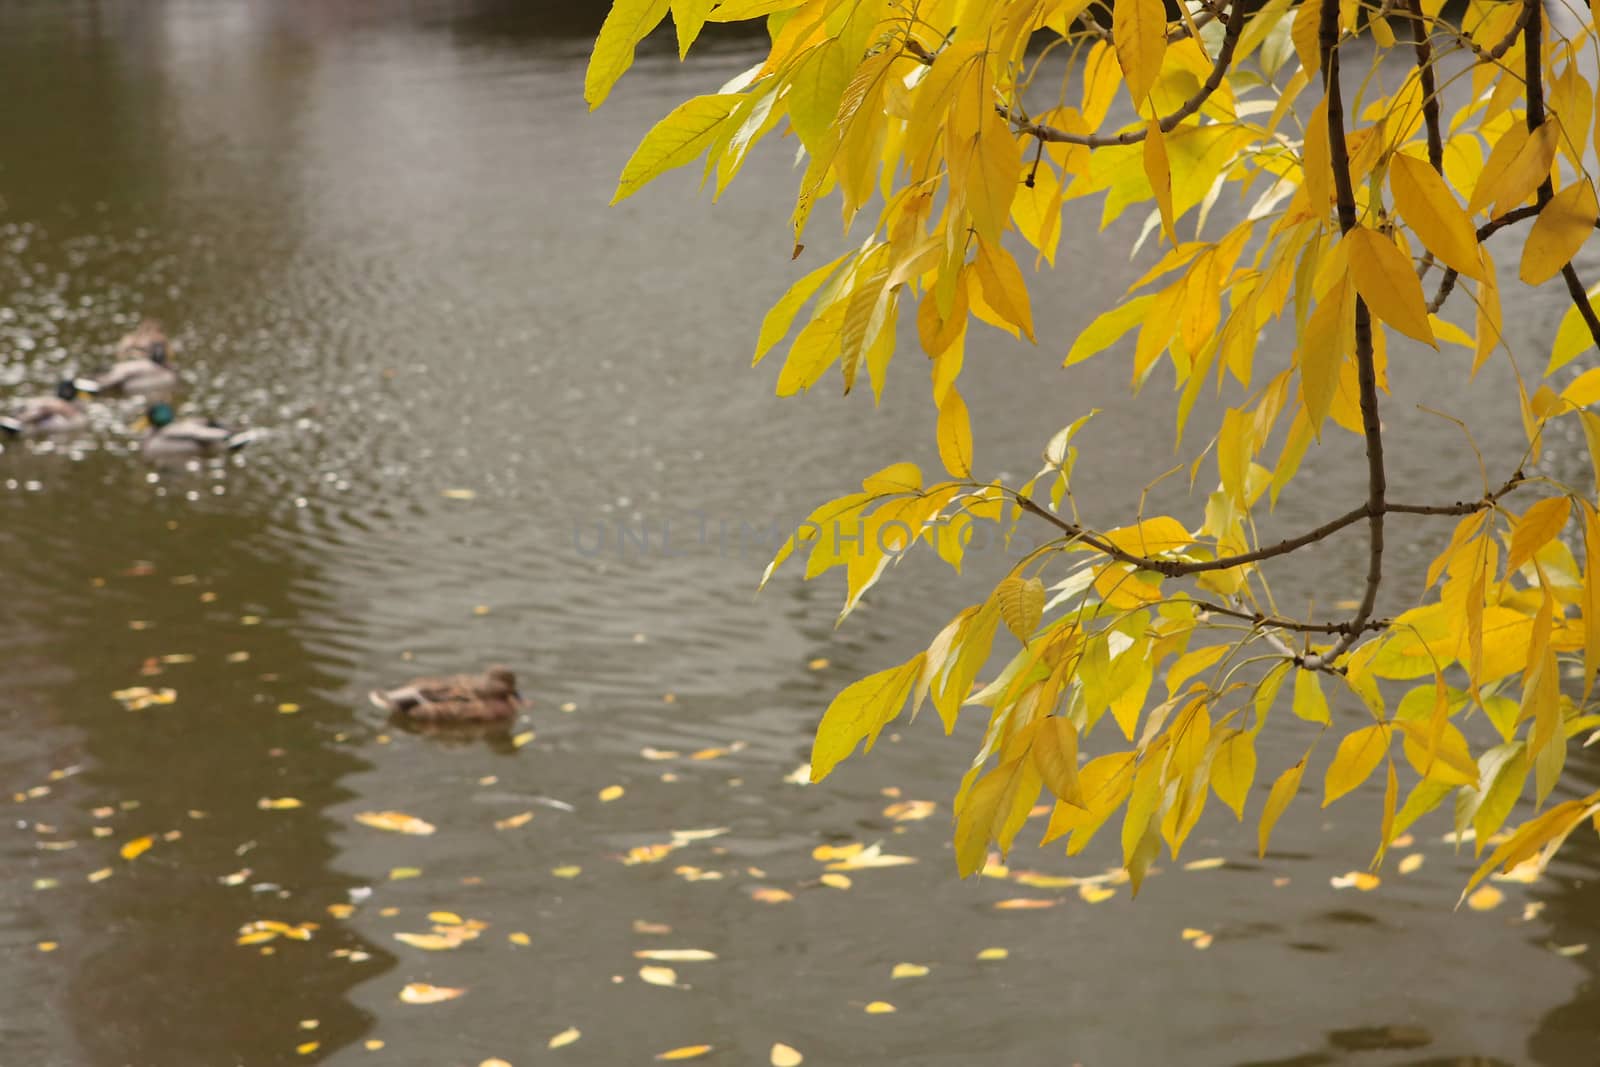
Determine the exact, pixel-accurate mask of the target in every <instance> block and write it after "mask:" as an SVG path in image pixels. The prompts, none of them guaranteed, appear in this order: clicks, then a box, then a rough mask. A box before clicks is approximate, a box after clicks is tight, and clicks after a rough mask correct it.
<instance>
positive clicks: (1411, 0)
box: [1407, 0, 1444, 174]
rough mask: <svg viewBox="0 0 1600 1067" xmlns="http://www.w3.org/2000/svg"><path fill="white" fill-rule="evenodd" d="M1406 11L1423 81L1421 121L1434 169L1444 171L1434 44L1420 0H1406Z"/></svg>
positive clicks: (1418, 74)
mask: <svg viewBox="0 0 1600 1067" xmlns="http://www.w3.org/2000/svg"><path fill="white" fill-rule="evenodd" d="M1407 11H1408V13H1409V14H1410V16H1411V25H1412V26H1413V27H1415V29H1414V31H1413V32H1414V33H1415V34H1416V41H1415V48H1416V52H1417V77H1418V78H1419V79H1420V80H1421V83H1422V121H1423V124H1424V125H1425V126H1427V128H1428V162H1429V163H1431V164H1433V169H1434V170H1436V171H1438V172H1439V173H1441V174H1443V173H1444V136H1443V134H1442V133H1441V132H1440V124H1439V97H1438V83H1437V82H1436V80H1435V79H1434V76H1433V45H1432V44H1430V43H1429V41H1428V29H1427V26H1426V20H1425V19H1424V18H1423V15H1422V2H1421V0H1407Z"/></svg>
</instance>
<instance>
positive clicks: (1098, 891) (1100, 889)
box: [1078, 885, 1117, 904]
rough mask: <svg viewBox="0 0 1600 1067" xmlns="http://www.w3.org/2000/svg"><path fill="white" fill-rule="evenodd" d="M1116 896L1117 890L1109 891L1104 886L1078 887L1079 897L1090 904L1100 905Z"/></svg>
mask: <svg viewBox="0 0 1600 1067" xmlns="http://www.w3.org/2000/svg"><path fill="white" fill-rule="evenodd" d="M1116 895H1117V891H1116V890H1115V889H1107V888H1106V887H1105V886H1103V885H1080V886H1079V887H1078V896H1080V897H1082V898H1083V899H1084V901H1085V902H1086V903H1089V904H1100V903H1103V902H1105V901H1107V900H1110V899H1111V898H1112V897H1114V896H1116Z"/></svg>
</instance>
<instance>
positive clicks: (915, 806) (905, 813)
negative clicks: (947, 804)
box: [883, 800, 938, 822]
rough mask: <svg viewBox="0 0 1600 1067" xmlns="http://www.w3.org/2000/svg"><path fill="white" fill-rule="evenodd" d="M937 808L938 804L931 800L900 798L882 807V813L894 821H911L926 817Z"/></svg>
mask: <svg viewBox="0 0 1600 1067" xmlns="http://www.w3.org/2000/svg"><path fill="white" fill-rule="evenodd" d="M937 808H938V805H937V804H935V803H934V802H933V801H931V800H902V801H899V802H897V803H894V804H890V805H889V806H888V807H887V808H884V809H883V814H884V815H885V816H886V817H887V818H890V819H893V820H894V821H895V822H912V821H913V820H916V819H926V818H927V817H928V816H930V815H932V814H933V813H934V811H935V810H937Z"/></svg>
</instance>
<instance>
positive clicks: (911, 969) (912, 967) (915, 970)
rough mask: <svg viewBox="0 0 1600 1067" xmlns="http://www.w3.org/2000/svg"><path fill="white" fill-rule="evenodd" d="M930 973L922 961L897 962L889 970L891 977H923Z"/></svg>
mask: <svg viewBox="0 0 1600 1067" xmlns="http://www.w3.org/2000/svg"><path fill="white" fill-rule="evenodd" d="M927 973H928V968H926V967H924V966H923V965H922V964H920V963H897V964H895V965H894V969H893V970H892V971H890V972H889V977H890V978H921V977H922V976H923V975H925V974H927Z"/></svg>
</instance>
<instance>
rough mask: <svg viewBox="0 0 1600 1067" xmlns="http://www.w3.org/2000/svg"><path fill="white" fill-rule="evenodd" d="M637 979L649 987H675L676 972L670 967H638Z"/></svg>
mask: <svg viewBox="0 0 1600 1067" xmlns="http://www.w3.org/2000/svg"><path fill="white" fill-rule="evenodd" d="M639 977H640V979H642V980H643V981H645V982H648V983H649V984H650V985H666V986H671V985H677V984H678V972H677V971H675V970H673V969H672V968H671V967H649V966H646V967H640V968H639Z"/></svg>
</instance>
